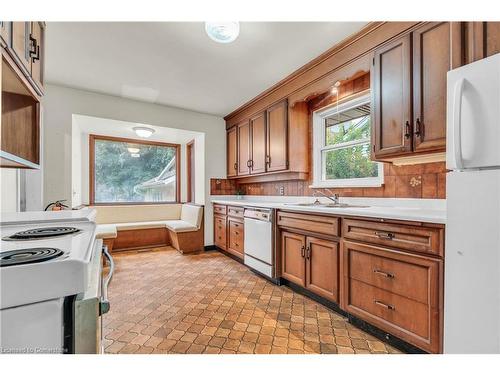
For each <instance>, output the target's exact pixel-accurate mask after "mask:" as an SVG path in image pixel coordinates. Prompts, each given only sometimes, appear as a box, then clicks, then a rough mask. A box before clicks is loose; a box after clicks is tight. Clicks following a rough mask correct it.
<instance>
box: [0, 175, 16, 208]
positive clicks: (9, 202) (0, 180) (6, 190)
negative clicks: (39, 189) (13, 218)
mask: <svg viewBox="0 0 500 375" xmlns="http://www.w3.org/2000/svg"><path fill="white" fill-rule="evenodd" d="M17 175H18V172H17V169H11V168H1V169H0V211H1V212H16V211H18V210H19V188H18V177H17Z"/></svg>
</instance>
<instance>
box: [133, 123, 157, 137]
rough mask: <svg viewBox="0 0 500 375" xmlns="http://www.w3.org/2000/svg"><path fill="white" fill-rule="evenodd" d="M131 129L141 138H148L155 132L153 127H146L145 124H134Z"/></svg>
mask: <svg viewBox="0 0 500 375" xmlns="http://www.w3.org/2000/svg"><path fill="white" fill-rule="evenodd" d="M133 130H134V131H135V134H137V135H138V136H139V137H141V138H149V137H151V135H152V134H153V133H154V132H155V130H154V129H151V128H146V127H145V126H136V127H135V128H133Z"/></svg>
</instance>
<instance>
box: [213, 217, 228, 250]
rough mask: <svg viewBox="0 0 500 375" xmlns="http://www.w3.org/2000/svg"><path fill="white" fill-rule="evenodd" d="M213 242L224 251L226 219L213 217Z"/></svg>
mask: <svg viewBox="0 0 500 375" xmlns="http://www.w3.org/2000/svg"><path fill="white" fill-rule="evenodd" d="M214 237H215V238H214V242H215V245H216V246H218V247H220V248H221V249H224V250H226V218H225V217H218V216H215V217H214Z"/></svg>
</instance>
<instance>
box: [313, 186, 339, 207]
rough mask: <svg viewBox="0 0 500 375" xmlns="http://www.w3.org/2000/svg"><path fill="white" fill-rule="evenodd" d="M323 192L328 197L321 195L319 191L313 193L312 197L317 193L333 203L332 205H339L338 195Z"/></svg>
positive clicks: (329, 191)
mask: <svg viewBox="0 0 500 375" xmlns="http://www.w3.org/2000/svg"><path fill="white" fill-rule="evenodd" d="M325 190H326V191H327V192H328V193H329V194H330V195H327V194H325V193H323V192H322V191H321V190H318V191H314V193H313V196H314V197H316V193H319V194H321V195H322V196H324V197H325V198H327V199H329V200H331V201H332V202H333V204H340V199H339V195H338V194H335V193H333V192H332V191H331V190H330V189H325Z"/></svg>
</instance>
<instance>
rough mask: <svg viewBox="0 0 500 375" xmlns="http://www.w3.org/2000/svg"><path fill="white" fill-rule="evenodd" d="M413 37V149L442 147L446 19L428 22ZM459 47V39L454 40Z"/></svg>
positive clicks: (447, 37) (448, 50) (449, 48)
mask: <svg viewBox="0 0 500 375" xmlns="http://www.w3.org/2000/svg"><path fill="white" fill-rule="evenodd" d="M412 36H413V126H414V132H413V138H414V150H415V151H431V150H432V151H433V150H443V151H444V149H445V147H446V73H447V72H448V70H450V69H451V67H452V55H451V53H452V45H451V43H452V40H451V23H450V22H430V23H428V24H426V25H424V26H423V27H420V28H419V29H417V30H416V31H414V32H413V33H412ZM457 44H458V45H457V48H460V44H461V43H460V40H459V41H458V42H457Z"/></svg>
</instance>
